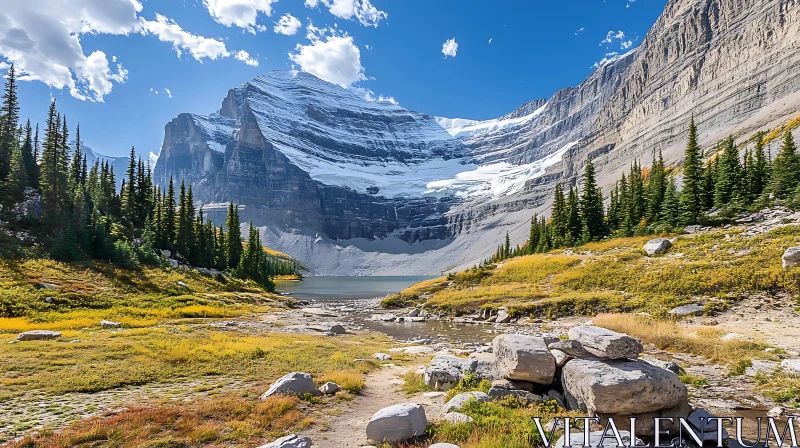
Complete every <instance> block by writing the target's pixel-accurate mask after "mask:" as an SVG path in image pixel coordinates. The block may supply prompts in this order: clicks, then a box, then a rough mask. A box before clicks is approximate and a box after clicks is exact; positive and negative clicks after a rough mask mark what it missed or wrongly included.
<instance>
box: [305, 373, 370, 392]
mask: <svg viewBox="0 0 800 448" xmlns="http://www.w3.org/2000/svg"><path fill="white" fill-rule="evenodd" d="M328 381H330V382H333V383H336V384H338V385H339V387H340V388H342V390H344V391H347V392H350V393H353V394H357V393H359V392H361V389H363V388H364V373H363V372H362V371H360V370H356V369H347V370H342V371H338V372H331V373H326V374H325V375H322V376H321V377H320V378H319V379H318V380H317V383H318V384H320V385H322V384H325V383H327V382H328Z"/></svg>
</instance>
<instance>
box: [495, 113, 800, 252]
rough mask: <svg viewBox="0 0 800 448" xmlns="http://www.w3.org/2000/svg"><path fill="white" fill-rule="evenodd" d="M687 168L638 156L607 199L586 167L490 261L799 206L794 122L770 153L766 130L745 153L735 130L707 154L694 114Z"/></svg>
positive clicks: (588, 165)
mask: <svg viewBox="0 0 800 448" xmlns="http://www.w3.org/2000/svg"><path fill="white" fill-rule="evenodd" d="M687 140H688V142H687V145H686V151H685V157H684V163H683V167H682V168H683V169H682V173H681V174H682V186H681V187H680V188H679V187H678V184H677V181H676V176H677V175H678V174H679V173H678V170H677V169H675V168H673V167H669V166H667V165H666V164H665V163H664V158H663V156H662V154H661V152H660V151H659V152H658V153H656V154H654V156H653V160H652V162H651V164H650V166H649V167H644V168H643V167H642V166H641V165H640V164H639V162H638V161H634V162H633V163H632V164H631V167H630V170H629V171H628V173H626V174H623V175H622V176H621V177H620V179H618V180H617V181H616V182H615V184H614V186H613V188H612V189H611V191H610V194H609V200H608V206H607V207H606V206H605V205H604V199H603V195H602V192H601V190H600V189H599V188H598V186H597V181H596V179H595V170H594V166H593V164H592V161H591V160H587V162H586V166H585V168H584V173H583V178H582V182H581V185H582V186H581V188H580V189H579V188H578V187H576V186H570V187H569V191H568V192H567V193H566V194H565V191H564V186H563V185H562V184H561V183H558V184H556V186H555V190H554V193H553V206H552V210H551V216H550V218H549V219H546V218H545V217H544V216H537V215H534V216H533V217H532V219H531V225H530V234H529V236H528V239H527V241H526V242H525V243H524V244H523V245H521V246H520V245H518V246H516V247H511V242H510V239H509V235H508V234H506V237H505V241H504V242H503V243H502V244H500V245H499V246H498V248H497V251H496V252H495V254H494V255H493V256H491V257H489V258H488V259H486V260H484V261H483V262H482V263H481V265H483V266H488V265H490V264H493V263H497V262H500V261H503V260H505V259H507V258H512V257H515V256H520V255H528V254H534V253H542V252H547V251H550V250H552V249H557V248H562V247H572V246H577V245H581V244H584V243H588V242H591V241H599V240H601V239H603V238H607V237H624V236H634V235H648V234H660V233H664V232H670V231H674V230H676V229H680V228H681V227H683V226H687V225H692V224H711V223H714V222H721V220H725V219H730V218H733V217H735V216H736V215H737V214H739V213H741V212H743V211H748V210H757V209H761V208H764V207H768V206H770V205H773V204H781V205H785V206H789V207H800V155H799V154H798V153H797V147H796V145H795V142H794V139H793V137H792V133H791V129H789V127H787V128H786V129H785V131H784V133H783V141H782V143H781V146H780V151H779V153H778V154H777V155H776V156H775V158H774V159H773V158H772V157H770V155H769V154H767V153H766V149H765V147H766V133H764V132H759V133H758V134H757V135H756V136H755V145H754V148H753V149H749V148H748V149H745V151H744V153H743V154H742V152H741V151H740V148H739V147H738V146H737V145H736V143H735V141H734V138H733V136H729V137H728V138H726V139H725V140H724V141H721V142H719V143H718V144H717V146H716V148H715V149H716V150H715V152H714V154H713V155H712V156H711V157H710V159H709V160H706V158H705V156H704V154H703V152H702V150H701V149H700V146H699V144H698V142H697V126H696V125H695V123H694V118H692V120H691V121H690V123H689V129H688V135H687Z"/></svg>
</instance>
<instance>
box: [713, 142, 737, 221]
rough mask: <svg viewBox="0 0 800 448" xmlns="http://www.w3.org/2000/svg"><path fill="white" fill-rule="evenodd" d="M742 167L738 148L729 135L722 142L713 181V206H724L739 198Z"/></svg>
mask: <svg viewBox="0 0 800 448" xmlns="http://www.w3.org/2000/svg"><path fill="white" fill-rule="evenodd" d="M741 175H742V167H741V165H740V163H739V150H738V149H737V148H736V143H734V141H733V136H729V137H728V138H727V139H726V140H725V142H724V143H723V152H722V155H721V156H720V157H719V164H718V165H717V169H716V179H715V182H714V206H715V207H718V208H719V207H724V206H725V205H728V204H730V203H731V202H733V201H735V200H737V199H738V198H739V187H740V186H741Z"/></svg>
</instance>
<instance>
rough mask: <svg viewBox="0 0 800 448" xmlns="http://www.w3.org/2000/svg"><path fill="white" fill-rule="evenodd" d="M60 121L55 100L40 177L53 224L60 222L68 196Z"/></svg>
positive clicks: (46, 205) (48, 120) (45, 207)
mask: <svg viewBox="0 0 800 448" xmlns="http://www.w3.org/2000/svg"><path fill="white" fill-rule="evenodd" d="M59 122H60V116H59V115H58V114H57V112H56V102H55V101H53V102H52V103H50V110H49V112H48V116H47V130H46V131H45V141H44V150H43V151H42V164H41V177H40V189H41V192H42V203H43V205H44V211H45V214H46V215H47V216H48V217H49V222H50V223H51V224H55V223H58V222H60V221H59V220H60V218H61V215H62V213H63V211H64V210H65V207H66V196H67V159H66V154H65V152H64V151H62V148H61V144H60V136H59V126H60V123H59Z"/></svg>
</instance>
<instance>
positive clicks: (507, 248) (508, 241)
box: [250, 222, 511, 258]
mask: <svg viewBox="0 0 800 448" xmlns="http://www.w3.org/2000/svg"><path fill="white" fill-rule="evenodd" d="M250 225H251V226H252V222H251V223H250ZM509 257H511V238H509V236H508V232H506V243H505V246H504V247H503V258H509Z"/></svg>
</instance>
